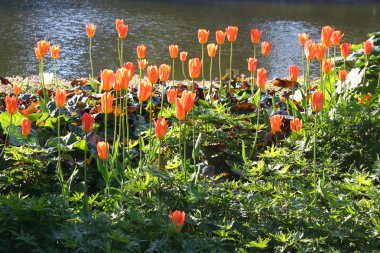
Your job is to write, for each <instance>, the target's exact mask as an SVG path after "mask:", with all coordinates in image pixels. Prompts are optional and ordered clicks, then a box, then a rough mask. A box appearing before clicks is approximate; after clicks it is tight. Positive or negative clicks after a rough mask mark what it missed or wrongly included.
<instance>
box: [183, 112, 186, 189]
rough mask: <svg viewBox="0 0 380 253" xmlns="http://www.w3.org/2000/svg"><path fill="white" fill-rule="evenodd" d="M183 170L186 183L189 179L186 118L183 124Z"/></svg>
mask: <svg viewBox="0 0 380 253" xmlns="http://www.w3.org/2000/svg"><path fill="white" fill-rule="evenodd" d="M183 170H184V171H185V182H186V177H187V171H186V117H185V120H184V122H183Z"/></svg>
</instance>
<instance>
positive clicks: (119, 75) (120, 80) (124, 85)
mask: <svg viewBox="0 0 380 253" xmlns="http://www.w3.org/2000/svg"><path fill="white" fill-rule="evenodd" d="M129 71H130V70H127V69H126V68H120V69H118V70H117V71H116V81H115V85H114V89H115V90H116V91H120V90H126V89H128V86H129V81H130V77H129V73H128V72H129Z"/></svg>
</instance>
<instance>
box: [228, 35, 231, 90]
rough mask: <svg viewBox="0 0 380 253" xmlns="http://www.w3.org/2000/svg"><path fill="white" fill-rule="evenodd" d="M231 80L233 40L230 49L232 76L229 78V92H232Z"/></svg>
mask: <svg viewBox="0 0 380 253" xmlns="http://www.w3.org/2000/svg"><path fill="white" fill-rule="evenodd" d="M231 81H232V42H231V49H230V78H229V82H228V88H227V93H228V94H230V92H231Z"/></svg>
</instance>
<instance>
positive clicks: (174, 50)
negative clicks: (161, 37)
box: [169, 45, 179, 59]
mask: <svg viewBox="0 0 380 253" xmlns="http://www.w3.org/2000/svg"><path fill="white" fill-rule="evenodd" d="M178 52H179V49H178V45H170V46H169V55H170V58H172V59H175V58H177V57H178Z"/></svg>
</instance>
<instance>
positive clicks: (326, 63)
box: [322, 59, 334, 74]
mask: <svg viewBox="0 0 380 253" xmlns="http://www.w3.org/2000/svg"><path fill="white" fill-rule="evenodd" d="M333 66H334V61H333V60H332V59H326V60H323V62H322V70H323V72H324V73H325V74H328V73H330V71H331V69H332V67H333Z"/></svg>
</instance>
